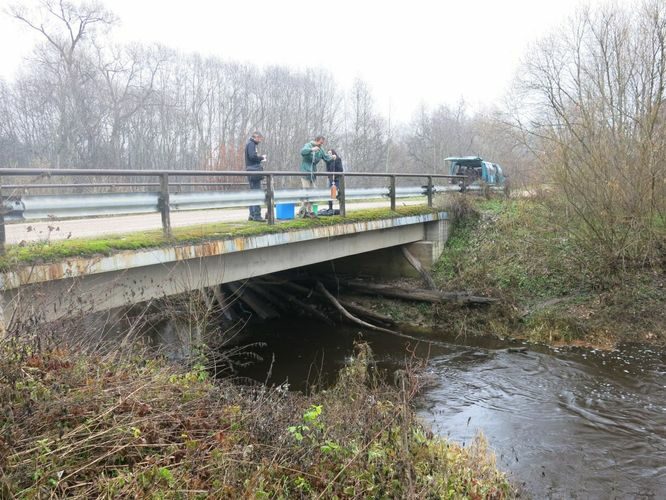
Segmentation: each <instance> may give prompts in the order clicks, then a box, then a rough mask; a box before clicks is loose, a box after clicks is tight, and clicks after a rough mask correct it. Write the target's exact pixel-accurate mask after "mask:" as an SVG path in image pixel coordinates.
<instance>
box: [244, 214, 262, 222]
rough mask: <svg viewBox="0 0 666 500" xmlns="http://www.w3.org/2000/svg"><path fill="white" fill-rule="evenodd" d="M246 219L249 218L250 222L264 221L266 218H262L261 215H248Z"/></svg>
mask: <svg viewBox="0 0 666 500" xmlns="http://www.w3.org/2000/svg"><path fill="white" fill-rule="evenodd" d="M247 220H249V221H250V222H266V219H264V218H263V217H262V216H261V215H259V216H257V217H248V219H247Z"/></svg>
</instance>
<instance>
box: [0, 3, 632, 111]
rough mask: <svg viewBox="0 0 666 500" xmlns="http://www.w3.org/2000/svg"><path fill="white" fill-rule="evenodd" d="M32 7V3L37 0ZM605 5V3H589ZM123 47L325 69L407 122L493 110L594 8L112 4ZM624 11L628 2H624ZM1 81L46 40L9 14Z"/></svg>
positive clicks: (1, 21)
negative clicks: (531, 61) (571, 23)
mask: <svg viewBox="0 0 666 500" xmlns="http://www.w3.org/2000/svg"><path fill="white" fill-rule="evenodd" d="M27 1H29V0H24V2H27ZM591 1H592V3H597V2H596V0H591ZM103 3H104V4H105V5H106V6H107V7H108V8H109V9H110V10H112V11H113V12H115V13H116V15H117V16H118V17H119V18H120V24H119V26H117V27H116V28H115V29H114V33H115V35H114V36H115V37H116V38H117V39H118V40H119V41H139V42H146V43H151V42H159V43H161V44H164V45H167V46H169V47H172V48H177V49H180V50H182V51H187V52H190V51H196V52H199V53H201V54H204V55H213V54H214V55H217V56H220V57H222V58H224V59H233V60H238V61H251V62H254V63H256V64H258V65H260V66H263V65H267V64H284V65H288V66H292V67H296V68H304V67H306V66H312V67H320V68H326V69H328V70H330V71H332V72H333V73H334V74H335V77H336V80H338V81H339V83H340V84H342V85H343V86H345V87H347V86H349V85H350V83H351V82H352V81H353V80H354V78H356V77H360V78H362V79H363V80H365V81H366V82H367V83H368V84H369V85H370V87H371V89H372V91H373V93H374V95H375V98H376V103H377V107H378V109H379V110H380V111H381V112H382V113H383V114H385V115H386V114H388V110H389V103H390V107H391V114H392V118H393V119H395V120H408V119H409V118H410V117H411V116H412V114H413V112H414V110H415V109H416V108H417V107H418V106H419V104H420V103H422V102H424V103H426V104H427V105H428V106H436V105H438V104H441V103H444V104H455V103H457V102H458V101H460V99H461V98H462V99H464V100H465V101H466V102H467V103H469V105H470V106H471V107H472V108H475V109H480V108H484V107H491V106H493V105H494V104H495V103H496V102H498V100H500V99H501V98H502V96H503V94H504V93H505V91H506V89H507V87H508V85H509V83H510V82H511V80H512V78H513V76H514V74H515V72H516V70H517V68H518V64H519V62H520V59H521V57H523V55H524V54H525V53H526V51H527V50H528V49H529V45H530V43H532V42H533V41H534V40H536V39H538V38H539V37H540V36H541V35H544V34H546V33H548V32H549V31H551V30H553V29H555V28H556V27H557V26H558V25H559V24H561V23H562V22H563V21H564V20H565V19H566V18H567V17H569V16H570V15H572V14H574V13H575V11H576V10H577V9H578V8H580V7H581V6H583V5H585V4H587V3H590V2H589V1H588V0H501V1H500V0H456V1H448V0H447V1H442V0H439V1H438V0H427V1H426V0H401V1H384V2H380V1H364V0H335V1H329V2H316V1H306V0H271V1H267V0H252V1H249V2H248V1H241V0H233V1H228V0H217V1H213V0H187V1H183V0H105V1H104V2H103ZM620 3H621V2H620ZM9 4H10V0H0V6H2V9H0V12H2V14H0V47H2V49H0V77H3V78H5V79H7V80H11V79H12V78H13V76H14V75H15V74H16V72H17V70H18V69H19V68H20V67H21V65H22V64H24V61H25V58H26V57H29V55H30V50H31V47H32V46H33V45H34V43H35V40H36V38H35V37H34V36H32V35H30V34H29V33H28V32H27V31H26V29H25V28H24V27H22V26H21V25H20V24H19V23H17V22H16V21H14V20H12V19H11V18H9V17H8V16H7V15H6V14H4V10H5V9H4V7H5V6H7V5H9Z"/></svg>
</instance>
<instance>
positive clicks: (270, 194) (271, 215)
mask: <svg viewBox="0 0 666 500" xmlns="http://www.w3.org/2000/svg"><path fill="white" fill-rule="evenodd" d="M266 211H267V216H268V217H266V218H267V219H268V224H270V225H271V226H272V225H273V224H275V184H274V179H273V176H272V175H269V176H268V177H267V179H266Z"/></svg>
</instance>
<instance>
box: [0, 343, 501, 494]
mask: <svg viewBox="0 0 666 500" xmlns="http://www.w3.org/2000/svg"><path fill="white" fill-rule="evenodd" d="M0 359H1V360H2V361H1V362H0V401H1V402H2V416H1V417H0V475H1V480H0V481H1V483H0V484H1V488H2V489H1V492H2V493H1V495H0V496H2V497H3V498H13V497H15V498H46V497H49V498H61V497H73V498H99V497H103V498H112V497H113V498H116V497H125V498H127V497H134V498H137V497H138V498H248V497H251V498H269V497H271V498H272V497H281V498H332V497H335V496H337V497H338V498H362V497H363V498H367V497H368V496H370V497H375V498H379V497H381V498H417V497H418V498H423V497H427V498H460V497H463V496H466V497H467V498H507V497H510V496H511V495H512V494H513V493H512V490H511V488H510V486H509V484H508V483H507V481H506V479H505V477H504V476H503V475H502V474H501V473H500V472H498V471H497V469H496V467H495V464H494V461H493V459H492V457H491V455H489V453H488V450H487V449H486V447H485V443H484V442H483V441H482V440H479V441H478V442H477V443H476V444H475V445H474V446H471V447H468V448H461V447H459V446H457V445H455V444H451V443H448V442H446V441H444V440H441V439H439V438H435V437H433V436H432V435H430V434H429V433H428V432H427V431H426V430H425V429H423V428H422V427H421V426H420V425H419V424H418V423H417V422H416V421H415V420H414V416H413V413H412V412H411V410H410V409H409V400H410V399H411V398H412V397H413V396H414V394H415V391H416V390H418V386H417V385H416V383H415V380H416V377H413V376H412V374H411V373H410V372H409V371H405V372H404V374H403V375H402V377H401V378H400V389H396V388H395V387H389V386H386V385H382V384H381V383H379V382H378V381H377V379H376V377H374V376H373V373H374V369H373V366H374V365H373V363H372V359H371V353H370V352H369V350H368V349H367V347H365V346H360V347H359V354H358V356H357V358H356V360H355V361H354V362H353V363H352V364H350V365H349V366H348V367H347V368H346V369H344V370H343V372H342V373H341V375H340V381H339V383H338V384H337V385H336V386H335V387H334V388H333V389H331V390H329V391H327V392H321V393H318V394H314V395H311V396H304V395H302V394H294V393H290V392H288V391H287V390H285V389H284V388H279V387H278V388H273V389H269V388H266V387H264V386H260V385H257V386H237V385H232V384H231V383H228V382H220V381H216V380H214V379H211V378H210V376H209V374H208V372H207V371H206V370H205V369H204V368H203V367H202V366H201V365H195V366H193V367H191V368H190V369H183V368H177V367H174V366H172V365H169V364H167V363H166V362H165V361H164V360H162V359H160V358H156V357H150V356H148V355H147V354H146V353H141V354H136V355H134V356H122V357H120V356H118V355H116V354H106V355H99V354H92V353H91V354H81V353H76V352H75V351H73V350H71V349H69V348H67V347H60V348H57V349H56V348H48V349H47V348H43V349H37V348H35V347H34V346H28V345H26V344H25V343H22V342H19V341H16V340H14V341H5V342H4V343H3V346H2V356H1V358H0Z"/></svg>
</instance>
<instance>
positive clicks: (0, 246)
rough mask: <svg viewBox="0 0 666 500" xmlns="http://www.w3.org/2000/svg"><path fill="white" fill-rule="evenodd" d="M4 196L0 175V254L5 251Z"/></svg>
mask: <svg viewBox="0 0 666 500" xmlns="http://www.w3.org/2000/svg"><path fill="white" fill-rule="evenodd" d="M5 242H6V237H5V198H4V197H3V196H2V177H0V255H4V253H5Z"/></svg>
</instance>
